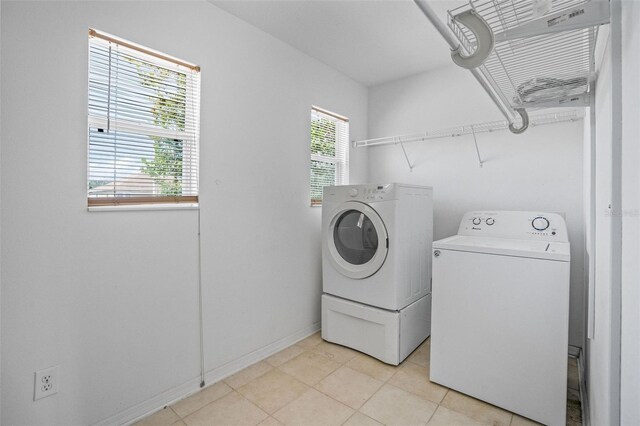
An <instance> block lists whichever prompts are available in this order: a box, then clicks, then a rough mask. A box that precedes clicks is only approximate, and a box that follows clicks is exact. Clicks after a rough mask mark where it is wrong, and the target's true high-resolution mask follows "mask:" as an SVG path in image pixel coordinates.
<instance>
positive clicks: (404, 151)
mask: <svg viewBox="0 0 640 426" xmlns="http://www.w3.org/2000/svg"><path fill="white" fill-rule="evenodd" d="M398 143H399V144H400V147H401V148H402V152H403V153H404V159H405V160H407V166H409V171H410V172H412V171H413V166H412V165H411V162H410V161H409V156H408V155H407V150H406V149H404V144H403V143H402V139H398Z"/></svg>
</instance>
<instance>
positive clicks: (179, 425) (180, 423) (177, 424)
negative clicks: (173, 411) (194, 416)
mask: <svg viewBox="0 0 640 426" xmlns="http://www.w3.org/2000/svg"><path fill="white" fill-rule="evenodd" d="M171 426H187V424H186V423H185V422H183V421H182V420H178V421H177V422H175V423H174V424H172V425H171Z"/></svg>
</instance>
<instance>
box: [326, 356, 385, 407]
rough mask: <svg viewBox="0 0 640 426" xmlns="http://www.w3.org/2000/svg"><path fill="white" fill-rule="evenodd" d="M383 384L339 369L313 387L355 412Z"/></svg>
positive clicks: (371, 378)
mask: <svg viewBox="0 0 640 426" xmlns="http://www.w3.org/2000/svg"><path fill="white" fill-rule="evenodd" d="M382 385H383V382H381V381H380V380H376V379H374V378H373V377H370V376H367V375H366V374H363V373H360V372H358V371H355V370H352V369H350V368H349V367H340V368H338V369H337V370H336V371H334V372H333V373H331V374H329V375H328V376H327V377H326V378H324V379H323V380H322V381H321V382H320V383H318V384H317V385H316V386H315V387H316V389H318V390H319V391H320V392H322V393H324V394H327V395H329V396H330V397H332V398H333V399H335V400H338V401H340V402H342V403H343V404H346V405H348V406H349V407H351V408H355V409H356V410H357V409H358V408H360V407H361V406H362V404H364V403H365V402H366V401H367V400H368V399H369V398H371V395H373V394H374V393H375V392H376V391H377V390H378V389H380V386H382Z"/></svg>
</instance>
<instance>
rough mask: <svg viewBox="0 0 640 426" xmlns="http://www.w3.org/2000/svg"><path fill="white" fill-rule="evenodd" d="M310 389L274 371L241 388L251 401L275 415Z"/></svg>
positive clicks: (242, 392)
mask: <svg viewBox="0 0 640 426" xmlns="http://www.w3.org/2000/svg"><path fill="white" fill-rule="evenodd" d="M307 389H309V386H307V385H305V384H304V383H302V382H300V381H299V380H297V379H294V378H293V377H291V376H289V375H288V374H285V373H283V372H282V371H280V370H277V369H273V370H271V371H269V372H268V373H266V374H264V375H262V376H260V377H258V378H257V379H255V380H253V381H251V382H249V383H247V384H246V385H244V386H242V387H240V388H239V389H238V392H240V393H241V394H242V395H243V396H244V397H245V398H247V399H248V400H249V401H251V402H253V403H254V404H256V405H257V406H258V407H260V408H262V409H263V410H264V411H266V412H267V413H269V414H273V413H275V412H276V411H277V410H279V409H280V408H282V407H284V406H285V405H287V404H288V403H290V402H291V401H293V400H294V399H296V398H298V397H299V396H300V395H302V394H303V393H304V391H306V390H307Z"/></svg>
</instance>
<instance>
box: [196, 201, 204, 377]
mask: <svg viewBox="0 0 640 426" xmlns="http://www.w3.org/2000/svg"><path fill="white" fill-rule="evenodd" d="M200 211H201V210H200V208H198V310H199V312H198V314H199V318H198V320H199V322H200V324H199V326H200V387H201V388H203V387H204V385H205V383H204V325H203V323H202V238H201V236H200V234H201V230H202V220H201V217H200Z"/></svg>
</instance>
